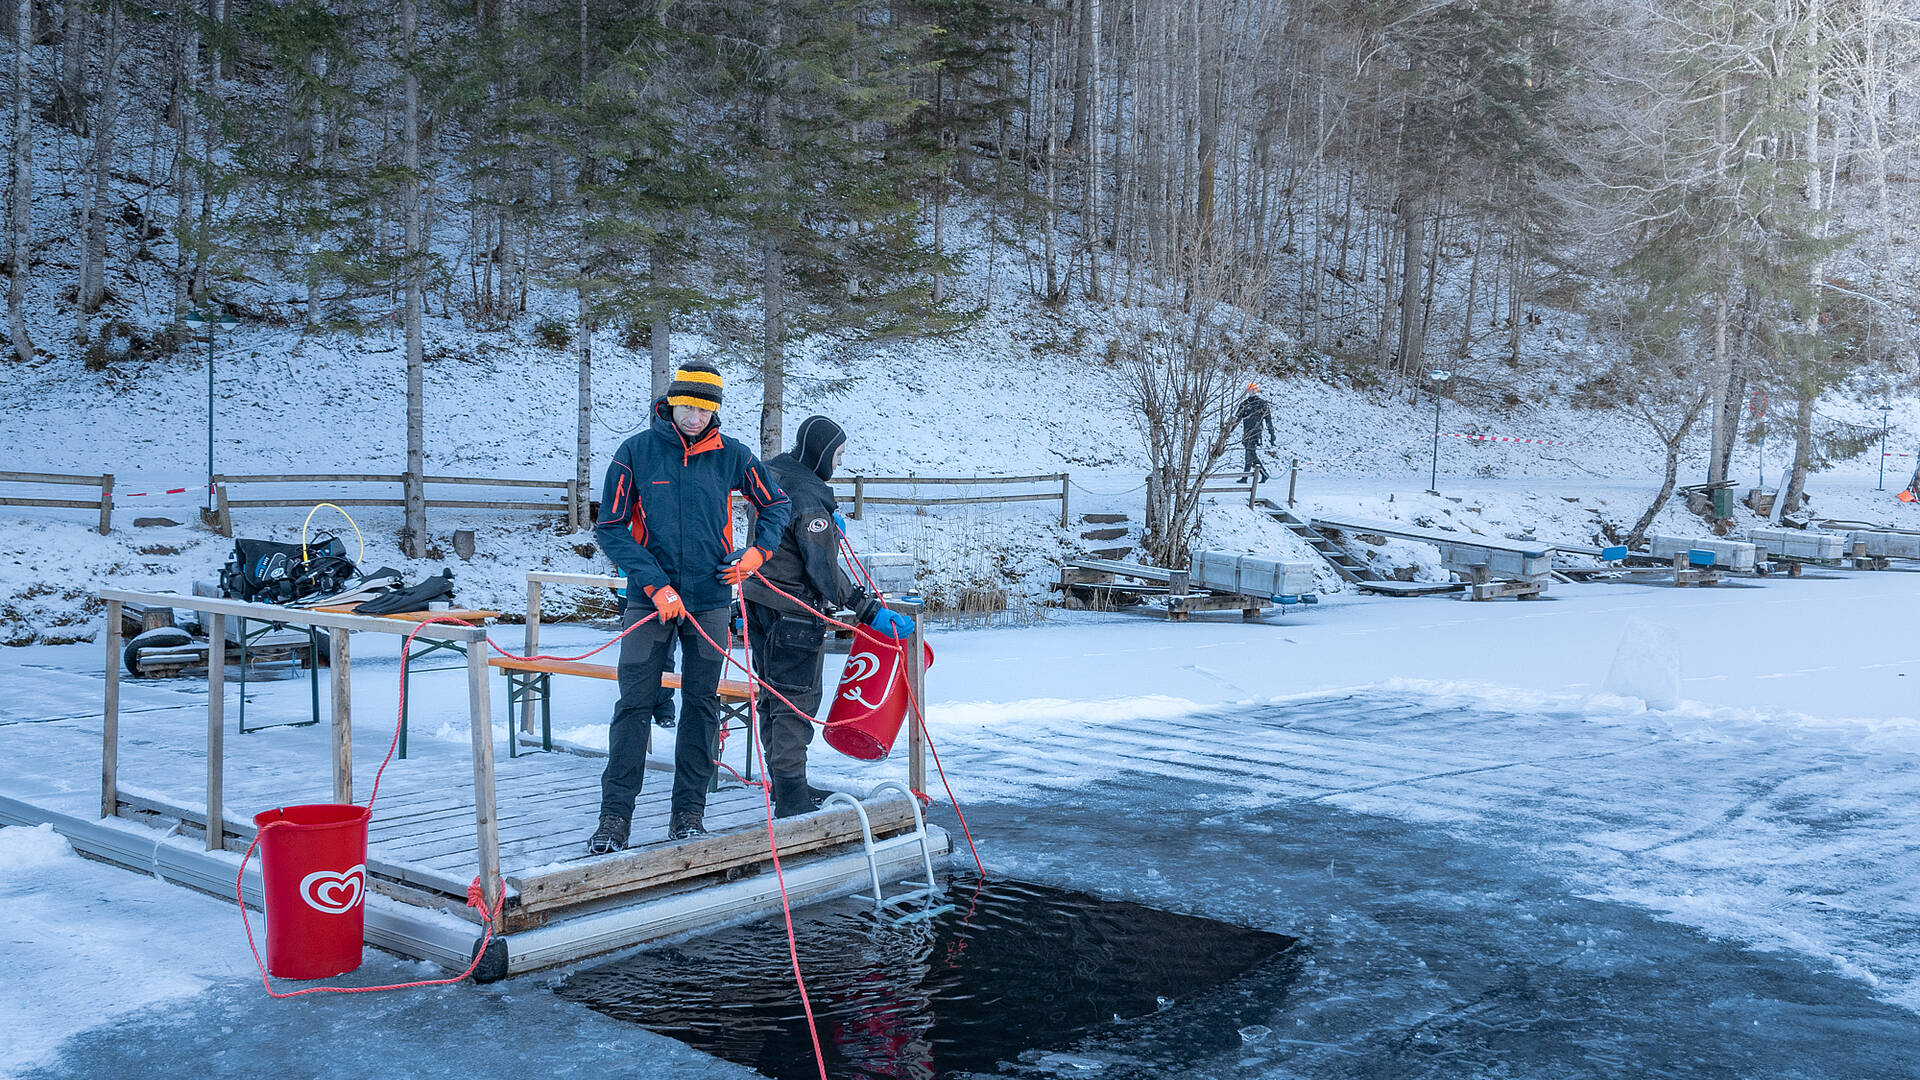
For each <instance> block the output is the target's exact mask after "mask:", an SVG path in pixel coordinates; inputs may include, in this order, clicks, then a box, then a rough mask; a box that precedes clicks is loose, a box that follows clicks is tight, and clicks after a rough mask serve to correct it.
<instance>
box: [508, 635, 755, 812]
mask: <svg viewBox="0 0 1920 1080" xmlns="http://www.w3.org/2000/svg"><path fill="white" fill-rule="evenodd" d="M487 664H488V666H490V667H495V668H499V669H500V670H501V671H503V672H505V673H506V676H507V715H508V716H509V717H511V716H512V715H513V706H514V705H515V704H516V703H518V702H521V701H525V702H528V703H529V704H531V703H536V702H537V703H538V704H539V706H540V749H542V750H548V751H550V750H552V749H553V677H554V676H555V675H579V676H581V677H583V678H588V679H606V680H607V681H609V682H617V681H619V678H620V670H619V668H618V667H616V666H615V665H613V664H590V663H587V662H585V661H582V660H534V659H528V658H525V657H519V656H495V657H492V658H490V659H489V660H488V661H487ZM660 685H661V686H662V687H664V688H665V689H668V690H678V689H680V673H679V672H677V671H668V672H665V673H663V674H662V675H661V676H660ZM751 697H752V690H751V688H750V687H748V685H747V684H746V683H744V682H740V681H738V680H736V679H721V680H720V728H721V730H722V731H723V732H724V731H725V730H727V728H728V726H729V725H734V726H737V727H738V728H739V729H740V730H742V731H745V732H746V733H747V770H746V774H745V775H746V778H747V779H749V780H751V779H753V759H754V730H753V712H752V709H751V708H750V705H749V699H750V698H751ZM519 742H520V737H519V734H518V733H514V734H513V736H512V738H511V739H509V741H508V743H507V746H508V753H509V755H510V756H514V755H517V752H518V747H519ZM719 789H720V770H719V769H717V768H716V769H715V770H714V773H713V781H712V783H711V784H710V785H709V786H708V789H707V790H709V791H718V790H719Z"/></svg>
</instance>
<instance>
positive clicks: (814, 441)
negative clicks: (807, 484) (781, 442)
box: [792, 416, 847, 480]
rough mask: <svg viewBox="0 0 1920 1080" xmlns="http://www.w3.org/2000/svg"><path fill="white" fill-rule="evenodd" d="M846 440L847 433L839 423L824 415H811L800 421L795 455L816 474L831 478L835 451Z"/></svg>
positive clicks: (794, 446)
mask: <svg viewBox="0 0 1920 1080" xmlns="http://www.w3.org/2000/svg"><path fill="white" fill-rule="evenodd" d="M846 441H847V433H846V432H845V431H843V430H842V429H841V427H840V425H839V424H836V423H834V422H833V421H831V420H829V419H827V418H826V417H824V416H809V417H807V418H806V419H805V420H802V421H800V430H799V431H797V432H795V433H794V436H793V451H792V452H793V457H794V460H796V461H798V462H799V463H800V464H802V465H804V466H806V467H807V468H809V469H812V470H813V474H814V475H815V476H818V477H819V478H820V479H822V480H831V479H833V455H834V452H835V451H837V450H839V449H840V446H841V444H843V443H845V442H846Z"/></svg>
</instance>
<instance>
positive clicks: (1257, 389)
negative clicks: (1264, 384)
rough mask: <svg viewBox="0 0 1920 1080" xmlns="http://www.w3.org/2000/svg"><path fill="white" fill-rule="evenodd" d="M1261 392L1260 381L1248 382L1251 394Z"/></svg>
mask: <svg viewBox="0 0 1920 1080" xmlns="http://www.w3.org/2000/svg"><path fill="white" fill-rule="evenodd" d="M1259 392H1260V384H1259V383H1257V382H1250V383H1248V384H1247V393H1249V394H1257V393H1259Z"/></svg>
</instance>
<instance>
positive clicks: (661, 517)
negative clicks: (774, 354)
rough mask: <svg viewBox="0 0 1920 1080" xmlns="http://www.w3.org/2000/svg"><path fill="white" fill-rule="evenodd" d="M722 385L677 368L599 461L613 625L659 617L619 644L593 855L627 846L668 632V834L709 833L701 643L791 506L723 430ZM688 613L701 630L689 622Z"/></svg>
mask: <svg viewBox="0 0 1920 1080" xmlns="http://www.w3.org/2000/svg"><path fill="white" fill-rule="evenodd" d="M722 387H723V384H722V381H721V378H720V372H719V371H717V370H715V369H714V367H713V365H711V364H707V363H703V362H700V361H690V362H688V363H686V364H684V365H682V366H681V368H680V369H679V370H678V371H676V372H674V376H673V384H672V385H671V386H669V387H668V388H667V396H666V397H664V398H661V399H660V400H658V401H655V402H654V403H653V421H652V423H651V424H649V425H648V427H647V429H646V430H644V431H641V432H640V433H638V434H636V435H634V436H632V437H630V438H629V439H627V441H626V442H624V443H621V444H620V449H619V450H616V451H615V452H614V455H613V464H611V465H610V466H608V467H607V482H606V489H605V491H604V492H603V494H602V495H601V499H600V520H599V521H598V522H597V523H596V524H595V525H594V529H593V535H594V538H595V539H596V540H598V541H599V542H600V550H602V551H604V552H606V553H607V557H608V558H610V559H612V560H613V561H614V564H615V565H617V566H619V567H620V568H621V570H622V571H623V572H624V573H625V574H626V577H627V606H626V610H625V611H624V612H623V613H622V617H623V622H624V625H626V626H632V625H633V624H634V623H636V622H638V621H640V620H641V619H643V618H645V617H647V616H648V615H651V614H654V613H658V614H659V616H660V617H659V619H658V620H656V621H655V622H651V623H648V624H647V625H646V626H643V627H641V628H640V629H638V630H635V631H633V632H632V633H631V634H628V635H627V636H626V637H625V638H624V639H622V641H621V642H620V669H619V673H620V701H619V703H618V704H617V705H615V706H614V710H613V723H612V727H611V730H610V732H609V736H608V740H607V741H608V758H607V768H606V771H605V772H604V773H603V774H601V777H600V824H599V827H598V828H596V829H595V830H594V833H593V836H592V837H591V838H589V839H588V841H587V853H588V854H590V855H603V854H606V853H608V852H613V851H619V850H620V849H621V848H624V847H626V846H627V837H628V833H629V831H630V829H631V826H632V821H633V805H634V800H635V799H636V798H638V797H639V794H640V784H641V781H642V780H643V779H644V778H645V776H646V768H647V737H648V734H649V726H650V725H649V721H650V720H651V718H652V715H653V709H654V703H655V701H656V700H657V699H658V698H659V697H660V695H661V694H662V693H663V691H662V690H661V689H660V675H661V673H662V672H663V671H664V670H665V669H666V666H667V662H668V659H669V656H670V655H671V652H672V643H673V640H674V638H675V636H676V635H677V636H678V638H679V641H680V656H681V674H680V679H681V682H680V723H679V726H678V728H677V729H676V734H675V738H674V760H673V802H672V812H671V816H670V817H669V818H668V823H667V837H668V839H672V840H684V839H686V838H687V837H689V836H695V835H698V834H701V833H704V832H706V829H705V828H704V827H703V825H702V817H703V816H704V814H705V813H706V807H707V784H708V782H709V781H710V780H712V779H713V768H714V766H713V747H714V739H715V736H716V735H717V734H718V730H719V722H720V698H719V689H720V675H721V668H722V667H723V665H724V663H725V657H723V656H722V655H721V654H720V652H719V651H718V650H716V649H715V648H714V647H713V646H712V645H709V644H708V643H707V639H708V638H711V639H712V640H713V641H715V642H717V643H719V644H720V645H721V646H722V647H723V648H724V647H725V645H726V641H727V624H728V622H729V615H730V612H729V611H728V608H727V604H728V602H729V601H730V600H731V599H732V587H733V586H734V585H736V584H738V583H739V582H740V581H741V580H742V579H743V578H745V577H746V576H748V575H750V574H752V573H753V572H754V571H755V570H758V569H759V568H760V566H761V564H762V563H764V562H766V560H767V556H768V555H770V554H772V552H773V551H774V549H775V548H777V547H779V546H780V535H781V532H782V530H784V529H785V528H786V525H787V514H788V506H789V504H788V501H787V497H786V495H785V494H784V493H783V492H781V490H780V488H779V486H778V485H777V484H775V483H774V481H773V478H772V477H771V476H770V475H769V474H768V472H767V469H766V467H765V466H764V465H762V464H761V463H760V461H759V459H758V458H756V457H754V454H753V451H752V450H750V449H748V448H747V446H746V445H745V444H744V443H741V442H740V441H739V440H737V439H730V438H728V437H726V436H724V435H722V434H720V421H719V417H718V415H717V414H718V413H719V411H720V398H721V390H722ZM735 491H738V492H740V493H741V494H743V495H745V496H746V497H747V501H748V502H749V503H751V504H752V505H753V507H754V509H755V510H757V511H758V512H759V520H758V521H757V523H756V524H755V526H754V535H753V543H752V544H751V545H750V546H748V547H746V548H743V549H741V550H739V551H735V550H734V547H733V510H732V505H731V502H730V499H731V497H732V493H733V492H735ZM696 622H697V623H698V624H699V626H700V629H699V630H696V629H695V628H694V627H693V626H691V625H689V623H696ZM701 631H705V636H704V637H703V636H702V634H701Z"/></svg>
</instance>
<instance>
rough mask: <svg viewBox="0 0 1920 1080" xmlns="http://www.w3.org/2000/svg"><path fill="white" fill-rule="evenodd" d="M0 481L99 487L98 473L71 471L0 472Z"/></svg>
mask: <svg viewBox="0 0 1920 1080" xmlns="http://www.w3.org/2000/svg"><path fill="white" fill-rule="evenodd" d="M0 483H10V484H67V485H69V486H72V487H99V486H100V475H99V474H98V473H95V474H94V475H92V476H76V475H74V474H72V473H40V472H0Z"/></svg>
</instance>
